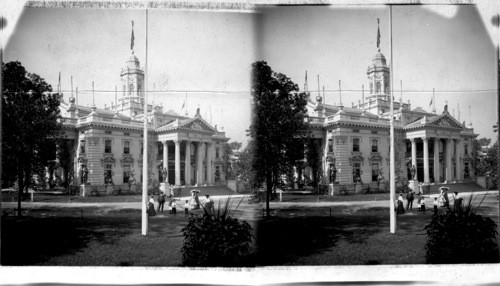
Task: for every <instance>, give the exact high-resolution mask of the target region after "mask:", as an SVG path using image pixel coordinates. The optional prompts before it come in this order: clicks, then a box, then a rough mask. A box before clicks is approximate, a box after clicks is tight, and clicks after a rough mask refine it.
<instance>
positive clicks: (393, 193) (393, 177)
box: [389, 5, 396, 233]
mask: <svg viewBox="0 0 500 286" xmlns="http://www.w3.org/2000/svg"><path fill="white" fill-rule="evenodd" d="M389 18H390V19H389V21H390V33H389V35H390V39H391V40H390V43H391V67H390V72H391V88H390V89H389V96H390V100H391V101H390V104H391V119H390V121H389V122H390V125H391V131H390V132H391V148H390V151H391V152H390V154H389V155H390V163H391V164H390V192H391V199H390V207H389V212H390V231H391V233H396V213H395V211H394V206H395V204H394V197H395V196H396V166H395V163H396V160H395V152H394V148H395V145H394V105H393V98H392V93H393V90H392V89H393V87H394V84H393V78H394V75H393V71H394V68H393V61H392V58H393V53H392V5H389Z"/></svg>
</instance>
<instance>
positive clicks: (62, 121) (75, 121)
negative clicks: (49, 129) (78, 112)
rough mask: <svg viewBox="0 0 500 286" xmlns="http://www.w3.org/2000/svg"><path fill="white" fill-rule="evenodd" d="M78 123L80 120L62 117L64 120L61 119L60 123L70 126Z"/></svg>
mask: <svg viewBox="0 0 500 286" xmlns="http://www.w3.org/2000/svg"><path fill="white" fill-rule="evenodd" d="M77 121H78V119H76V118H69V117H62V118H61V119H60V122H61V123H63V124H64V123H68V124H76V123H77Z"/></svg>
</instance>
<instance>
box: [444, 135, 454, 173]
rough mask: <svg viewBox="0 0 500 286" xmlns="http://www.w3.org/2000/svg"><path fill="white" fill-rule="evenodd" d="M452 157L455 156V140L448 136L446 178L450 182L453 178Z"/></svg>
mask: <svg viewBox="0 0 500 286" xmlns="http://www.w3.org/2000/svg"><path fill="white" fill-rule="evenodd" d="M451 157H453V140H452V139H450V138H448V139H446V158H445V160H446V180H447V181H448V182H450V181H451V180H452V179H453V176H452V172H451V170H452V168H453V167H452V161H451Z"/></svg>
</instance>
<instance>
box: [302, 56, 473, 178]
mask: <svg viewBox="0 0 500 286" xmlns="http://www.w3.org/2000/svg"><path fill="white" fill-rule="evenodd" d="M367 75H368V80H369V84H368V86H369V87H370V88H369V91H370V93H369V95H368V96H366V102H365V96H364V95H363V102H359V104H358V105H353V106H352V107H345V106H343V105H342V103H339V104H338V105H329V104H324V103H323V102H322V101H323V99H322V97H321V95H318V96H317V97H316V101H313V100H311V99H309V102H308V105H307V109H308V114H309V118H308V123H309V128H310V130H311V131H312V134H313V136H314V138H316V139H317V140H321V146H322V150H323V155H322V159H321V160H322V176H321V177H322V179H321V182H322V183H331V182H330V181H331V180H330V178H331V172H332V171H333V170H336V176H335V177H336V180H335V181H336V182H338V183H340V184H353V183H357V182H362V183H364V184H367V183H372V182H379V181H380V180H381V179H382V178H383V179H385V180H388V179H389V167H390V165H389V164H390V159H389V153H390V146H391V142H390V92H389V89H390V85H389V84H388V79H389V78H390V70H389V68H388V67H387V65H386V60H385V57H384V55H383V54H382V53H380V51H379V52H378V53H377V54H376V55H375V57H374V58H373V60H372V64H371V65H370V66H369V67H368V71H367ZM305 86H307V84H306V85H305ZM306 92H307V91H306ZM393 107H394V118H395V120H394V129H395V140H394V141H395V142H394V148H395V149H394V150H395V161H396V162H395V164H396V166H395V170H396V174H397V175H398V176H400V177H401V178H403V179H404V180H411V179H412V178H411V172H410V168H411V166H415V168H416V175H415V180H418V181H420V182H426V183H433V182H444V181H447V182H450V181H463V180H468V179H472V177H473V174H474V171H473V170H472V164H471V160H472V158H471V154H472V140H473V139H474V138H475V137H477V134H474V130H473V128H472V127H471V126H469V127H467V126H466V124H465V122H463V123H460V122H458V121H457V120H456V119H455V118H453V116H451V115H450V113H449V112H448V110H447V106H445V107H444V110H443V112H442V113H441V114H437V113H436V112H435V110H434V111H433V112H427V111H425V110H423V109H422V108H420V107H417V108H415V109H413V110H412V109H411V104H410V102H408V103H403V102H402V101H399V102H397V101H394V102H393ZM306 166H307V163H306ZM298 173H303V172H298ZM306 181H308V180H306ZM309 181H311V178H309Z"/></svg>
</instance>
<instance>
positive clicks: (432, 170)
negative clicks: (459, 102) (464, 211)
mask: <svg viewBox="0 0 500 286" xmlns="http://www.w3.org/2000/svg"><path fill="white" fill-rule="evenodd" d="M404 129H405V131H406V132H405V135H406V138H407V140H408V144H407V154H408V155H409V156H408V159H407V161H408V162H409V163H408V165H407V168H408V174H410V171H409V169H410V168H411V167H412V166H415V168H416V173H415V178H411V175H409V177H408V179H409V180H411V179H414V180H416V181H419V182H424V183H435V182H460V181H463V180H464V179H472V176H471V174H473V172H471V171H472V170H471V166H470V165H469V162H470V154H471V149H470V148H471V146H472V139H474V138H475V137H476V136H477V135H476V134H474V132H472V130H469V129H467V128H465V126H464V124H460V123H459V122H458V121H457V120H456V119H454V118H453V117H452V116H450V114H449V113H448V110H447V108H446V107H445V110H444V111H443V113H442V114H441V115H438V116H433V117H431V118H428V117H427V116H424V117H423V118H422V119H420V120H417V121H415V122H413V123H411V124H408V125H407V126H405V127H404Z"/></svg>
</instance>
